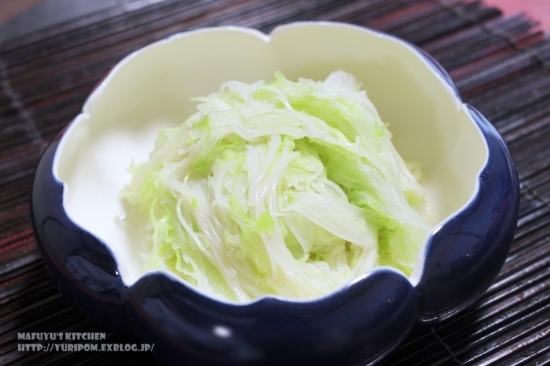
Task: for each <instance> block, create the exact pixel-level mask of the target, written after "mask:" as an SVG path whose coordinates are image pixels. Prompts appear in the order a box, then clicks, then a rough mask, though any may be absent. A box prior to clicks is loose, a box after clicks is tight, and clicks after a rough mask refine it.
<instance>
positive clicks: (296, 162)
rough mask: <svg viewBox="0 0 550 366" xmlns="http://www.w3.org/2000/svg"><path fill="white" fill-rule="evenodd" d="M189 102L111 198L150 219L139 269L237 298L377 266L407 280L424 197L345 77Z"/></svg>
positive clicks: (311, 285)
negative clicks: (186, 114)
mask: <svg viewBox="0 0 550 366" xmlns="http://www.w3.org/2000/svg"><path fill="white" fill-rule="evenodd" d="M196 100H197V101H199V102H201V103H200V104H199V105H198V110H199V112H198V113H196V114H194V115H192V116H191V117H190V118H189V119H187V120H186V121H185V122H184V123H183V124H182V125H181V126H180V127H176V128H171V129H164V130H162V131H161V132H160V133H159V135H158V137H157V140H156V142H155V147H154V150H153V151H152V152H151V154H150V158H149V160H148V161H147V162H145V163H141V164H136V165H133V166H132V167H131V173H132V174H133V177H132V180H131V183H130V185H129V186H128V187H126V188H125V190H124V191H123V196H124V197H125V198H126V199H127V200H128V201H129V202H130V203H132V204H134V205H136V206H137V208H138V209H139V210H142V212H148V215H149V217H150V224H149V225H148V227H147V228H146V230H147V232H148V236H149V239H150V241H151V242H152V244H151V248H150V252H146V253H142V257H143V258H144V260H145V262H146V267H147V269H151V270H159V269H163V270H167V271H170V272H173V273H175V274H176V275H178V276H180V277H181V278H183V279H184V280H186V281H187V282H189V283H191V284H192V285H194V286H196V287H197V288H198V289H200V290H201V291H202V292H204V293H206V294H209V295H211V296H213V297H216V298H222V299H226V300H230V301H236V302H247V301H250V300H253V299H255V298H257V297H260V296H263V295H268V294H271V295H275V296H280V297H284V298H292V299H298V298H300V299H310V298H316V297H319V296H323V295H325V294H327V293H329V292H332V291H334V290H337V289H338V288H340V287H342V286H343V285H345V284H346V283H349V282H350V281H352V280H353V279H355V278H357V277H358V276H360V275H362V274H364V273H365V272H367V271H368V270H370V269H372V268H373V267H375V266H379V265H388V266H393V267H394V268H397V269H399V270H401V271H403V272H404V273H405V274H407V275H409V274H410V273H411V270H412V267H413V264H414V262H415V260H416V257H417V254H418V252H419V248H420V246H421V245H422V243H423V241H424V239H425V237H426V234H427V231H428V230H429V226H428V225H427V224H426V222H425V221H424V220H423V218H422V210H423V206H424V202H425V198H424V191H423V188H422V187H421V186H420V185H419V184H418V183H417V181H416V179H415V177H414V176H413V174H412V173H411V172H410V171H409V170H408V169H407V167H406V165H405V163H404V161H403V160H402V158H401V157H400V156H399V154H398V153H397V151H396V150H395V148H394V146H393V145H392V143H391V134H390V132H389V131H388V129H387V128H386V126H385V124H384V123H383V122H382V121H381V120H380V117H379V115H378V113H377V111H376V109H375V107H374V106H373V104H372V103H371V102H370V101H369V99H368V98H367V96H366V92H365V91H362V90H359V84H358V83H357V81H356V79H355V78H354V77H353V76H352V75H350V74H348V73H346V72H344V71H336V72H334V73H332V74H331V75H330V76H329V77H328V78H327V79H326V80H325V81H323V82H315V81H312V80H308V79H300V80H299V81H298V82H292V81H289V80H287V79H286V78H284V76H283V75H282V74H281V73H276V74H275V81H273V82H271V83H265V82H263V81H259V82H255V83H253V84H251V85H249V84H245V83H242V82H238V81H230V82H227V83H225V84H224V85H223V86H221V88H220V91H219V92H218V93H214V94H210V95H209V96H207V97H203V98H197V99H196Z"/></svg>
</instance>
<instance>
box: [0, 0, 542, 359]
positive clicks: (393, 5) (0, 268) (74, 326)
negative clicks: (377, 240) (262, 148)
mask: <svg viewBox="0 0 550 366" xmlns="http://www.w3.org/2000/svg"><path fill="white" fill-rule="evenodd" d="M131 3H133V4H134V5H133V6H127V5H124V2H121V5H117V6H113V7H105V8H101V9H98V10H97V11H96V12H94V13H93V14H91V15H88V16H85V17H77V18H73V19H71V20H67V21H65V22H62V23H57V24H55V25H51V26H49V27H47V28H45V29H42V30H40V31H34V32H30V33H28V34H26V35H22V36H18V37H15V38H12V39H11V40H8V41H6V42H3V43H0V82H1V84H0V364H48V363H51V364H71V365H72V364H110V363H115V362H116V363H120V364H157V363H159V362H158V361H157V360H156V359H155V358H154V355H152V354H150V353H138V352H125V353H120V352H48V353H46V352H32V351H27V352H22V351H19V350H18V344H20V343H21V341H20V340H19V341H18V339H17V335H18V333H22V332H96V333H105V335H106V338H107V339H106V340H102V341H101V342H108V343H136V342H139V341H138V340H136V339H133V338H131V337H128V336H123V335H119V334H113V333H109V332H108V331H106V330H104V329H101V328H99V327H97V326H95V325H94V324H92V323H90V322H89V321H88V320H86V319H85V318H84V317H83V316H82V315H80V314H79V313H78V311H76V310H75V309H74V308H73V307H72V306H71V305H70V304H69V303H68V302H67V301H66V300H65V299H64V298H63V297H62V296H61V295H60V293H59V292H58V291H57V289H56V288H55V286H54V285H53V283H52V282H51V280H50V277H49V275H48V273H47V271H46V270H45V268H44V266H43V265H42V263H41V260H40V255H39V253H38V251H37V248H36V243H35V240H34V237H33V232H32V229H31V223H30V216H29V194H30V190H31V185H32V181H33V175H34V170H35V167H36V165H37V163H38V160H39V159H40V155H41V153H42V152H43V151H44V148H45V147H46V146H47V144H48V143H49V141H51V140H52V138H53V137H54V136H55V135H56V134H57V133H58V132H59V131H60V130H61V129H62V127H63V126H64V125H65V124H66V123H68V122H69V121H70V120H71V119H72V118H73V117H74V116H76V115H77V114H78V112H79V110H80V108H81V106H82V103H83V102H84V100H85V98H86V96H87V95H88V94H89V92H90V91H91V90H92V88H93V87H94V85H95V84H96V83H97V82H98V81H99V80H100V79H101V77H102V76H103V75H104V74H105V73H106V72H107V71H108V70H109V69H110V68H111V67H112V66H113V65H114V64H115V63H116V62H117V61H118V60H120V59H121V58H122V57H124V56H125V55H126V54H128V53H129V52H131V51H133V50H136V49H137V48H139V47H141V46H144V45H146V44H148V43H151V42H153V41H156V40H158V39H161V38H164V37H165V36H167V35H170V34H173V33H176V32H180V31H185V30H189V29H195V28H199V27H205V26H216V25H240V26H248V27H253V28H257V29H260V30H262V31H264V32H269V31H270V30H271V29H272V28H273V27H275V26H276V25H279V24H282V23H288V22H291V21H297V20H331V21H340V22H348V23H352V24H357V25H362V26H366V27H370V28H374V29H378V30H382V31H385V32H388V33H391V34H394V35H396V36H399V37H401V38H404V39H406V40H409V41H411V42H413V43H415V44H417V45H418V46H420V47H421V48H423V49H424V50H426V51H428V52H429V53H431V54H432V55H433V56H434V57H435V58H436V59H437V60H439V61H440V62H441V64H442V65H443V66H444V67H445V68H446V69H447V70H448V71H449V73H450V75H451V77H452V78H453V79H454V80H455V82H456V84H457V86H458V88H459V90H460V92H461V94H462V96H463V98H464V100H465V101H466V102H468V103H470V104H472V105H473V106H474V107H476V108H477V109H479V110H480V111H481V112H482V113H483V114H484V115H485V116H486V117H487V118H488V119H489V120H490V121H491V122H492V123H493V124H494V125H495V126H496V128H497V129H498V130H499V132H500V133H501V134H502V136H503V137H504V139H505V141H506V142H507V144H508V146H509V148H510V150H511V152H512V155H513V157H514V160H515V162H516V164H517V169H518V173H519V176H520V180H521V206H520V210H521V211H520V219H519V222H518V229H517V233H516V237H515V241H514V243H513V245H512V249H511V251H510V254H509V256H508V259H507V261H506V263H505V265H504V268H503V269H502V271H501V273H500V275H499V277H498V278H497V280H496V282H495V283H494V284H493V286H492V287H491V288H490V289H489V290H488V291H487V293H486V294H485V295H484V296H483V297H482V298H481V299H480V300H479V301H477V302H476V303H475V304H474V305H473V306H471V308H469V309H468V310H466V311H464V312H463V313H461V314H459V315H458V316H456V317H454V318H452V319H450V320H448V321H445V322H443V323H441V324H439V325H437V326H435V327H433V328H428V329H416V330H415V331H414V332H413V334H412V335H411V336H410V337H409V339H408V340H407V341H406V342H405V343H404V344H403V345H402V346H401V347H400V348H399V349H397V350H395V352H394V353H393V354H392V355H390V356H389V358H388V359H387V360H385V361H384V362H382V364H383V365H488V364H503V365H546V364H550V266H549V264H550V42H549V41H547V40H545V39H544V38H543V35H542V33H541V32H540V30H539V29H538V28H537V27H536V26H535V25H534V23H533V22H532V21H531V20H530V19H528V18H526V17H524V16H516V17H511V18H503V17H502V15H501V13H500V11H499V10H498V9H495V8H489V7H485V6H483V4H481V3H480V2H478V1H461V0H448V1H447V0H394V1H387V0H369V1H364V0H345V1H334V0H315V1H305V0H298V1H296V0H292V1H289V0H282V1H281V0H266V1H261V0H239V1H234V0H233V1H229V0H216V1H213V0H190V1H173V0H164V1H144V0H141V1H132V2H131Z"/></svg>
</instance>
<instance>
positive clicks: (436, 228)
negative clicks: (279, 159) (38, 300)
mask: <svg viewBox="0 0 550 366" xmlns="http://www.w3.org/2000/svg"><path fill="white" fill-rule="evenodd" d="M338 69H341V70H345V71H346V72H349V73H351V74H352V75H354V76H355V77H356V78H357V80H358V81H360V82H361V83H363V85H364V86H365V87H366V88H368V96H369V99H370V100H371V101H372V102H373V103H374V105H376V109H377V111H378V113H379V114H380V116H381V117H382V120H383V121H384V122H386V123H389V124H390V127H391V132H392V142H393V144H394V145H395V147H396V149H397V150H398V151H399V153H400V154H401V156H402V157H403V158H404V159H405V160H407V161H414V162H418V163H419V164H420V166H421V168H422V180H421V183H422V187H423V188H425V191H426V197H427V202H428V206H429V211H428V214H429V220H428V222H429V223H433V228H432V229H431V230H430V232H429V234H428V236H427V238H426V240H425V242H424V243H423V245H422V248H421V250H420V254H419V256H418V261H417V263H416V264H415V265H414V268H413V272H412V274H411V275H410V276H408V277H406V276H404V275H403V272H400V271H397V270H395V269H392V268H389V267H387V266H381V267H376V268H374V269H373V270H370V271H368V272H367V273H365V274H364V275H362V276H360V277H359V278H357V279H355V280H353V281H351V282H350V283H348V284H345V285H344V286H342V287H341V288H340V289H339V290H337V291H334V292H331V293H330V294H327V295H326V296H323V297H318V298H315V299H312V300H307V301H303V300H301V301H297V300H295V299H284V298H280V297H278V296H262V297H259V298H257V299H255V300H253V301H250V302H244V303H236V302H230V301H221V300H220V299H219V298H214V297H212V296H206V295H205V294H204V293H203V292H200V291H197V289H196V288H195V287H194V286H190V285H189V284H188V283H187V282H185V281H182V280H181V278H179V277H177V276H175V275H173V274H172V273H171V272H167V271H164V270H159V271H147V270H146V269H145V268H144V266H143V258H142V257H140V256H139V255H138V253H139V251H140V250H142V249H138V250H136V247H140V246H141V245H142V244H144V237H143V235H141V234H140V230H139V229H140V228H141V226H142V225H144V223H143V222H140V221H139V220H133V217H131V215H127V214H126V210H125V208H124V204H123V202H124V201H123V200H122V199H121V191H122V190H123V189H124V187H125V186H126V185H127V184H129V182H130V180H131V176H130V174H129V173H128V172H127V168H128V166H129V165H130V164H131V161H132V159H135V160H136V161H145V160H147V156H148V154H149V152H150V151H151V150H152V148H153V146H154V139H155V137H156V136H157V134H158V131H159V129H161V128H165V127H169V128H172V127H177V126H179V125H181V123H182V116H184V117H183V118H185V117H187V116H190V115H192V114H193V113H195V111H196V103H193V102H191V101H190V99H191V98H193V97H196V96H200V95H209V94H210V93H212V92H215V91H216V90H219V87H220V85H222V84H223V83H224V82H227V81H228V80H240V81H243V82H246V83H254V82H255V81H257V80H270V79H271V78H272V77H273V74H274V72H275V71H276V70H279V71H280V72H282V73H283V74H284V75H285V76H286V77H287V78H289V79H290V80H298V78H300V77H303V78H308V79H311V80H324V79H325V78H326V77H327V76H328V75H330V73H331V72H333V71H334V70H338ZM518 203H519V189H518V179H517V174H516V171H515V168H514V164H513V160H512V158H511V156H510V153H509V151H508V149H507V148H506V144H505V143H504V141H503V140H502V138H501V137H500V136H499V134H498V132H497V131H496V130H495V128H494V127H493V126H492V125H491V124H490V123H489V122H488V121H487V120H486V119H485V118H484V117H483V116H482V115H481V114H480V113H479V112H477V111H476V110H475V109H474V108H472V107H471V106H469V105H467V104H465V103H463V102H462V100H461V99H460V96H459V94H458V92H457V89H456V87H455V86H454V85H453V83H452V80H451V79H450V78H449V77H448V75H446V73H445V72H444V71H443V70H442V69H441V67H440V66H438V64H437V63H436V62H435V61H433V60H432V59H431V58H430V57H429V56H428V55H426V54H424V53H423V52H422V51H421V50H419V49H417V48H415V47H414V46H412V45H410V44H408V43H406V42H404V41H402V40H399V39H397V38H395V37H392V36H388V35H386V34H383V33H380V32H376V31H372V30H369V29H365V28H363V27H357V26H352V25H349V24H341V23H327V22H302V23H292V24H287V25H284V26H280V27H277V28H275V30H273V31H272V32H271V33H270V34H269V35H266V34H263V33H261V32H259V31H257V30H253V29H246V28H238V27H216V28H208V29H200V30H195V31H189V32H184V33H181V34H177V35H174V36H172V37H169V38H167V39H165V40H162V41H159V42H156V43H154V44H152V45H149V46H147V47H145V48H143V49H140V50H138V51H136V52H135V53H133V54H131V55H129V56H128V57H126V58H125V59H124V60H122V61H121V62H120V63H119V64H117V65H116V66H115V67H114V69H113V70H112V71H111V72H110V73H109V75H108V76H107V77H106V78H105V79H104V80H103V81H102V82H101V83H100V85H99V86H98V87H97V88H96V89H95V91H94V92H93V93H92V94H91V95H90V97H89V98H88V99H87V101H86V103H85V104H84V106H83V109H82V112H81V113H80V114H79V115H78V116H76V117H75V119H74V120H73V121H72V122H71V123H70V124H69V125H68V127H67V128H66V129H64V130H63V131H61V132H60V134H59V136H58V137H57V138H56V139H54V140H53V141H52V143H51V145H50V146H49V147H48V148H47V149H46V151H45V153H44V155H43V157H42V158H41V161H40V164H39V165H38V168H37V171H36V177H35V180H34V185H33V193H32V205H31V209H32V219H33V228H34V230H35V233H36V238H37V242H38V244H39V249H40V250H41V253H42V255H43V258H44V260H45V262H46V264H47V266H48V268H49V269H50V272H51V273H52V275H53V279H54V281H55V282H56V284H57V285H58V286H59V289H60V290H61V292H62V293H63V295H65V296H66V297H67V298H68V300H69V301H70V302H71V303H72V304H74V306H75V307H76V308H78V309H79V311H81V312H82V313H83V314H84V315H86V316H87V317H88V318H89V319H91V320H93V321H94V322H95V323H96V324H98V325H100V326H102V327H104V328H105V329H110V330H113V331H116V332H121V333H127V334H133V335H135V336H136V337H138V338H139V339H140V340H141V341H143V342H146V343H154V344H155V347H154V351H155V353H156V354H157V355H158V357H159V358H161V359H162V360H163V361H164V362H166V363H169V364H178V363H181V360H182V359H184V360H185V362H186V363H188V364H190V365H201V366H203V365H216V366H219V365H224V366H226V365H248V366H250V365H264V366H265V365H304V364H308V365H335V364H338V365H356V364H363V365H364V364H373V363H375V362H376V361H377V360H380V359H381V358H382V357H384V355H386V354H388V352H390V351H391V350H392V349H394V348H395V347H397V346H398V345H399V344H400V342H402V340H403V339H404V338H405V337H406V336H407V335H408V334H409V333H410V331H411V328H412V326H413V324H415V323H418V322H420V323H423V324H434V323H437V322H439V321H441V320H443V319H447V318H449V317H450V316H452V315H454V314H456V313H457V312H459V311H461V310H463V309H465V308H466V307H468V306H469V305H471V304H472V303H473V302H474V301H475V300H476V299H478V298H479V297H480V296H481V295H482V294H483V292H484V291H485V290H486V289H487V288H488V286H489V285H490V284H491V283H492V281H493V280H494V279H495V277H496V275H497V273H498V271H499V269H500V268H501V266H502V264H503V262H504V260H505V258H506V254H507V252H508V249H509V247H510V243H511V242H512V240H513V237H514V229H515V223H516V221H517V215H518Z"/></svg>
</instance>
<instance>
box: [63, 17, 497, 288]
mask: <svg viewBox="0 0 550 366" xmlns="http://www.w3.org/2000/svg"><path fill="white" fill-rule="evenodd" d="M337 69H342V70H345V71H347V72H350V73H351V74H353V75H355V76H356V77H357V79H358V80H359V81H361V82H362V83H363V88H364V89H366V90H367V94H368V96H369V98H370V99H371V100H372V101H373V103H374V105H375V106H376V107H377V109H378V112H379V113H380V115H381V117H382V119H383V120H384V121H385V122H387V123H389V124H390V130H391V132H392V134H393V142H394V144H395V146H396V148H397V150H398V151H399V152H400V154H401V155H402V156H403V158H404V159H405V160H407V161H415V162H419V163H420V164H421V166H422V170H423V180H422V181H421V183H422V185H423V186H424V187H425V188H426V189H427V192H428V202H429V203H428V204H429V216H430V221H431V223H432V224H433V225H434V227H436V226H437V225H438V224H440V223H442V222H443V221H445V220H446V219H447V218H448V217H449V216H450V215H452V214H453V213H455V212H456V211H457V210H459V209H460V208H461V207H463V206H464V205H465V204H467V202H468V201H469V200H471V199H472V197H473V196H474V195H475V193H476V191H477V177H478V174H479V172H480V170H481V168H482V167H483V166H484V164H485V162H486V159H487V155H488V152H487V147H486V144H485V142H484V140H483V138H482V135H481V132H480V131H479V129H478V128H477V126H476V125H475V123H474V122H473V121H472V119H471V117H470V115H469V114H468V113H467V111H466V109H465V107H464V105H463V104H462V103H461V102H460V100H459V99H458V98H457V97H456V95H455V92H454V90H453V89H452V88H451V87H450V86H449V85H447V84H446V83H445V82H444V81H443V80H442V79H441V77H440V76H439V75H438V74H436V73H435V72H434V71H433V70H432V69H431V68H430V67H429V66H428V64H427V63H426V61H425V59H424V58H423V57H421V56H420V55H419V54H418V52H417V51H416V50H414V49H413V48H412V47H410V46H409V45H407V44H406V43H404V42H401V41H399V40H396V39H394V38H392V37H388V36H385V35H380V34H379V33H376V32H372V31H369V30H366V29H363V28H359V27H355V26H349V25H342V24H333V23H297V24H293V25H287V26H282V27H279V28H277V29H276V30H275V31H274V32H273V33H272V34H271V35H269V36H266V35H264V34H262V33H260V32H257V31H254V30H249V29H243V28H227V27H226V28H214V29H207V30H200V31H194V32H188V33H183V34H179V35H176V36H173V37H171V38H169V39H167V40H163V41H160V42H157V43H155V44H153V45H150V46H148V47H146V48H144V49H142V50H140V51H138V52H135V53H134V54H132V55H130V56H128V57H127V58H125V59H124V60H123V61H121V62H120V63H119V64H118V65H117V66H116V67H115V68H114V69H113V70H112V72H111V73H110V74H109V76H108V77H107V78H106V79H105V80H104V81H103V82H102V83H101V84H100V86H99V87H98V88H97V89H96V90H95V91H94V93H93V94H92V95H91V96H90V98H89V99H88V101H87V102H86V104H85V106H84V108H83V112H82V113H81V114H80V115H79V116H78V117H77V118H76V119H75V121H74V122H73V123H72V124H71V125H70V127H69V128H68V130H67V131H66V133H65V135H64V136H63V138H62V141H61V143H60V146H59V149H58V151H57V153H56V157H55V162H54V174H55V175H56V176H57V177H58V179H59V180H61V181H62V182H63V183H64V185H65V192H64V206H65V209H66V211H67V214H68V215H69V217H70V218H71V219H72V220H73V221H74V222H75V223H77V224H78V225H80V226H81V227H83V228H85V229H86V230H88V231H89V232H91V233H93V234H95V235H96V236H97V237H98V238H100V239H101V240H103V241H104V242H105V243H106V244H108V245H109V246H110V248H111V249H112V251H113V254H114V256H115V258H116V260H117V262H118V264H119V270H120V274H121V276H122V278H123V280H124V282H125V283H126V284H128V285H130V284H132V283H134V282H135V281H136V280H137V279H139V277H140V276H141V275H142V274H143V273H144V270H143V265H142V260H141V258H140V257H139V255H138V254H137V253H138V252H139V250H140V248H142V246H143V245H145V244H144V242H143V241H144V239H143V236H142V235H140V234H139V227H140V223H139V222H136V220H134V219H132V220H130V219H128V218H125V217H124V214H125V210H124V207H123V203H122V200H121V197H120V192H121V190H122V188H123V187H124V186H125V185H126V184H127V183H128V182H129V180H130V175H129V173H127V168H128V166H129V165H130V163H131V161H132V160H136V161H144V160H146V159H147V156H148V154H149V152H150V150H151V149H152V147H153V141H154V139H155V137H156V134H157V132H158V129H159V128H160V127H163V126H174V125H179V124H180V123H181V122H183V120H185V119H186V118H187V117H188V116H189V115H190V114H192V113H194V111H195V105H196V103H195V102H191V101H190V98H192V97H197V96H203V95H207V94H209V93H212V92H215V91H217V90H218V89H219V87H220V85H221V84H222V83H224V82H226V81H229V80H240V81H244V82H254V81H257V80H261V79H263V80H266V81H270V80H272V79H273V74H274V72H275V71H276V70H279V71H281V72H282V73H283V74H284V75H285V76H286V77H287V78H289V79H291V80H296V79H297V78H299V77H304V78H311V79H315V80H323V79H325V78H326V77H327V76H328V75H329V74H330V73H331V72H332V71H335V70H337ZM421 257H422V256H420V259H419V264H418V266H420V267H421V266H422V258H421ZM420 272H421V268H420V269H418V268H417V269H415V275H413V276H418V273H420Z"/></svg>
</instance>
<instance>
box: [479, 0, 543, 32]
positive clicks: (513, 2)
mask: <svg viewBox="0 0 550 366" xmlns="http://www.w3.org/2000/svg"><path fill="white" fill-rule="evenodd" d="M484 2H485V4H487V5H491V6H494V7H497V8H499V9H501V10H502V11H503V13H504V15H506V16H507V15H513V14H516V13H521V12H524V13H526V14H528V15H529V17H530V18H531V19H533V20H537V21H538V22H540V25H541V26H542V29H543V30H544V32H546V33H548V31H550V0H484Z"/></svg>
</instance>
